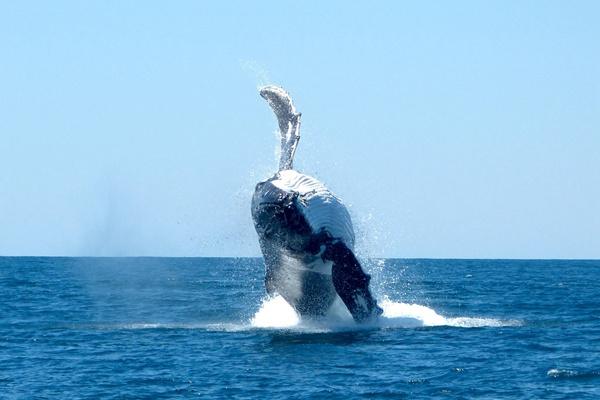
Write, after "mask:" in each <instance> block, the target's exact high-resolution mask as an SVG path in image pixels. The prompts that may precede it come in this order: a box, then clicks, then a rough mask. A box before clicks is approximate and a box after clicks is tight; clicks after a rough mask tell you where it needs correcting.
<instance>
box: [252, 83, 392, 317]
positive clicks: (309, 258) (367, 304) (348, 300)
mask: <svg viewBox="0 0 600 400" xmlns="http://www.w3.org/2000/svg"><path fill="white" fill-rule="evenodd" d="M265 90H266V91H268V93H267V95H264V94H263V91H265ZM263 91H261V95H263V97H265V98H266V99H267V100H268V101H269V103H270V104H271V107H272V108H273V109H274V111H275V114H276V115H277V117H278V120H279V126H280V130H281V133H282V159H281V161H280V170H279V171H278V172H277V173H276V174H275V175H274V176H273V177H271V178H270V179H267V180H265V181H263V182H259V183H258V184H257V185H256V190H255V192H254V196H253V198H252V206H251V208H252V218H253V220H254V225H255V228H256V231H257V233H258V236H259V243H260V247H261V250H262V253H263V256H264V260H265V268H266V271H265V272H266V273H265V287H266V289H267V292H268V293H269V294H271V295H274V294H280V295H281V296H282V297H283V298H284V299H285V300H286V301H287V302H288V303H289V304H291V305H292V306H293V307H294V308H295V309H296V310H297V311H298V312H299V313H300V314H301V315H308V316H319V315H324V314H326V313H327V312H328V310H329V309H330V308H331V306H332V304H333V303H334V301H335V299H336V297H337V296H339V297H340V298H341V300H342V301H343V302H344V304H345V305H346V307H347V308H348V310H349V311H350V313H351V314H352V316H353V317H354V319H355V320H357V321H364V320H366V319H368V318H370V317H372V316H374V315H378V314H379V313H380V312H381V309H380V308H379V307H378V306H377V303H376V301H375V300H374V299H373V297H372V296H371V293H370V291H369V288H368V285H369V280H370V277H369V276H368V275H367V274H365V273H364V271H363V270H362V268H361V266H360V264H359V262H358V260H357V259H356V257H355V256H354V253H353V248H354V239H355V237H354V230H353V227H352V220H351V218H350V214H349V213H348V210H347V209H346V207H345V206H344V204H343V202H342V201H341V200H340V199H339V198H338V197H337V196H336V195H334V194H333V193H332V192H331V191H330V190H329V189H327V187H325V185H323V184H322V183H321V182H319V181H318V180H317V179H315V178H313V177H311V176H308V175H305V174H302V173H300V172H298V171H295V170H293V169H292V160H293V156H294V153H295V149H296V145H297V143H298V140H299V126H300V118H299V117H300V114H298V113H296V112H295V109H294V108H293V105H292V104H291V99H289V96H287V93H285V92H284V91H283V90H282V89H280V88H276V87H267V88H265V89H263ZM286 101H287V103H286ZM286 127H287V130H284V129H286Z"/></svg>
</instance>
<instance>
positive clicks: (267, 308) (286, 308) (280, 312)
mask: <svg viewBox="0 0 600 400" xmlns="http://www.w3.org/2000/svg"><path fill="white" fill-rule="evenodd" d="M299 322H300V316H299V315H298V314H297V313H296V310H294V308H293V307H292V306H290V305H289V304H288V303H287V302H286V301H285V300H284V299H283V297H281V296H275V297H270V298H267V299H265V300H263V303H262V305H261V307H260V309H259V310H258V311H257V312H256V314H255V315H254V317H253V318H252V320H251V321H250V323H251V325H252V326H253V327H255V328H289V327H292V326H296V325H298V323H299Z"/></svg>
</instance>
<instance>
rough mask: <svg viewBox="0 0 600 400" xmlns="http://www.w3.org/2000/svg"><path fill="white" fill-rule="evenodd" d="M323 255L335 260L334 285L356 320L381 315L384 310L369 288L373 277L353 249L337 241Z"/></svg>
mask: <svg viewBox="0 0 600 400" xmlns="http://www.w3.org/2000/svg"><path fill="white" fill-rule="evenodd" d="M322 257H323V259H324V260H330V261H332V262H333V267H332V270H331V277H332V280H333V286H334V287H335V290H336V292H337V294H338V295H339V296H340V298H341V299H342V301H343V302H344V304H345V305H346V307H348V310H349V311H350V313H351V314H352V317H353V318H354V320H355V321H357V322H364V321H366V320H368V319H370V318H372V317H375V316H378V315H381V313H382V312H383V311H382V310H381V308H379V306H378V305H377V301H376V300H375V298H373V296H372V295H371V292H370V290H369V281H370V280H371V277H370V276H369V275H367V274H366V273H365V272H364V271H363V269H362V267H361V266H360V263H359V262H358V260H357V259H356V257H355V256H354V253H352V250H350V249H349V248H348V247H347V246H346V245H345V244H343V243H341V242H335V243H332V244H330V245H328V246H327V248H326V249H325V252H324V253H323V255H322Z"/></svg>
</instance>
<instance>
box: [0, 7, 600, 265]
mask: <svg viewBox="0 0 600 400" xmlns="http://www.w3.org/2000/svg"><path fill="white" fill-rule="evenodd" d="M216 3H217V2H195V1H189V2H185V1H178V2H166V3H165V2H160V3H159V2H146V1H144V2H142V1H138V2H134V1H97V2H78V1H73V2H60V1H56V2H42V1H40V2H29V1H15V2H2V4H1V5H0V51H1V54H2V59H1V61H0V255H165V256H208V255H217V256H239V255H259V249H258V245H257V240H256V236H255V233H254V230H253V227H252V221H251V218H250V214H249V202H250V196H251V194H252V191H253V188H254V184H255V182H256V181H257V180H259V179H262V178H265V177H267V176H268V175H269V174H271V173H272V172H273V171H274V169H275V168H276V165H277V161H276V159H275V155H274V154H275V147H276V145H277V139H276V136H275V130H276V123H275V120H274V118H273V116H272V114H271V111H270V110H269V109H268V107H267V105H266V104H265V103H264V101H263V100H262V99H261V98H260V97H259V96H258V94H257V87H258V86H259V85H261V84H265V83H276V84H280V85H282V86H284V87H285V88H287V89H288V91H290V93H291V94H292V96H293V97H294V99H295V102H296V104H297V107H298V109H299V110H301V111H302V112H303V136H302V140H301V143H300V147H299V149H298V153H297V155H296V156H297V157H296V160H297V162H296V166H297V167H298V169H300V170H302V171H303V172H306V173H309V174H312V175H315V176H316V177H317V178H319V179H321V180H322V181H323V182H325V183H326V184H328V185H329V186H330V188H332V189H333V190H334V191H335V192H337V194H339V195H340V196H341V197H342V198H343V199H344V200H345V201H346V202H347V203H348V204H349V205H350V206H351V207H350V208H351V213H352V215H353V217H354V220H355V225H356V227H357V231H358V236H359V239H360V240H359V243H358V245H359V248H360V252H361V254H364V255H371V256H388V257H389V256H395V257H482V258H488V257H490V258H505V257H506V258H599V257H600V23H598V21H600V2H596V1H589V2H584V1H577V2H569V3H567V2H562V1H556V2H553V1H539V2H533V1H525V2H523V1H514V2H505V1H497V2H442V1H440V2H412V3H409V2H387V3H380V4H376V5H369V6H367V5H364V4H363V5H358V4H352V3H351V2H313V3H306V2H289V3H288V2H281V1H277V2H271V3H268V2H265V3H262V4H257V3H255V2H238V3H228V4H225V2H223V4H216Z"/></svg>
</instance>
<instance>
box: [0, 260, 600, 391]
mask: <svg viewBox="0 0 600 400" xmlns="http://www.w3.org/2000/svg"><path fill="white" fill-rule="evenodd" d="M263 268H264V266H263V262H262V259H260V258H54V257H41V258H40V257H0V398H2V399H128V398H131V399H142V398H147V399H163V398H164V399H167V398H169V399H170V398H209V399H247V398H268V399H305V398H314V399H344V400H349V399H362V398H376V399H379V398H382V399H383V398H392V399H395V398H410V399H413V398H465V399H471V398H477V399H515V398H519V399H521V398H523V399H598V398H600V261H569V260H560V261H554V260H437V259H436V260H428V259H374V260H369V261H368V262H367V263H366V265H365V268H366V269H367V270H369V272H370V273H371V274H372V276H373V279H372V285H373V291H374V293H375V294H376V296H377V298H378V299H379V302H380V304H381V306H382V308H383V309H384V315H383V317H381V318H380V320H378V321H374V322H372V323H369V324H366V325H356V324H355V323H354V322H353V321H352V320H351V318H350V317H349V315H348V314H347V313H346V314H344V312H345V311H344V310H343V309H341V310H340V312H339V313H337V314H336V315H334V316H330V317H328V318H322V319H317V320H302V319H300V318H299V317H298V316H297V315H296V314H295V313H294V311H293V309H291V308H290V307H289V306H288V305H287V304H286V303H285V301H283V300H282V299H281V298H279V297H275V298H266V296H265V291H264V284H263Z"/></svg>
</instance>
